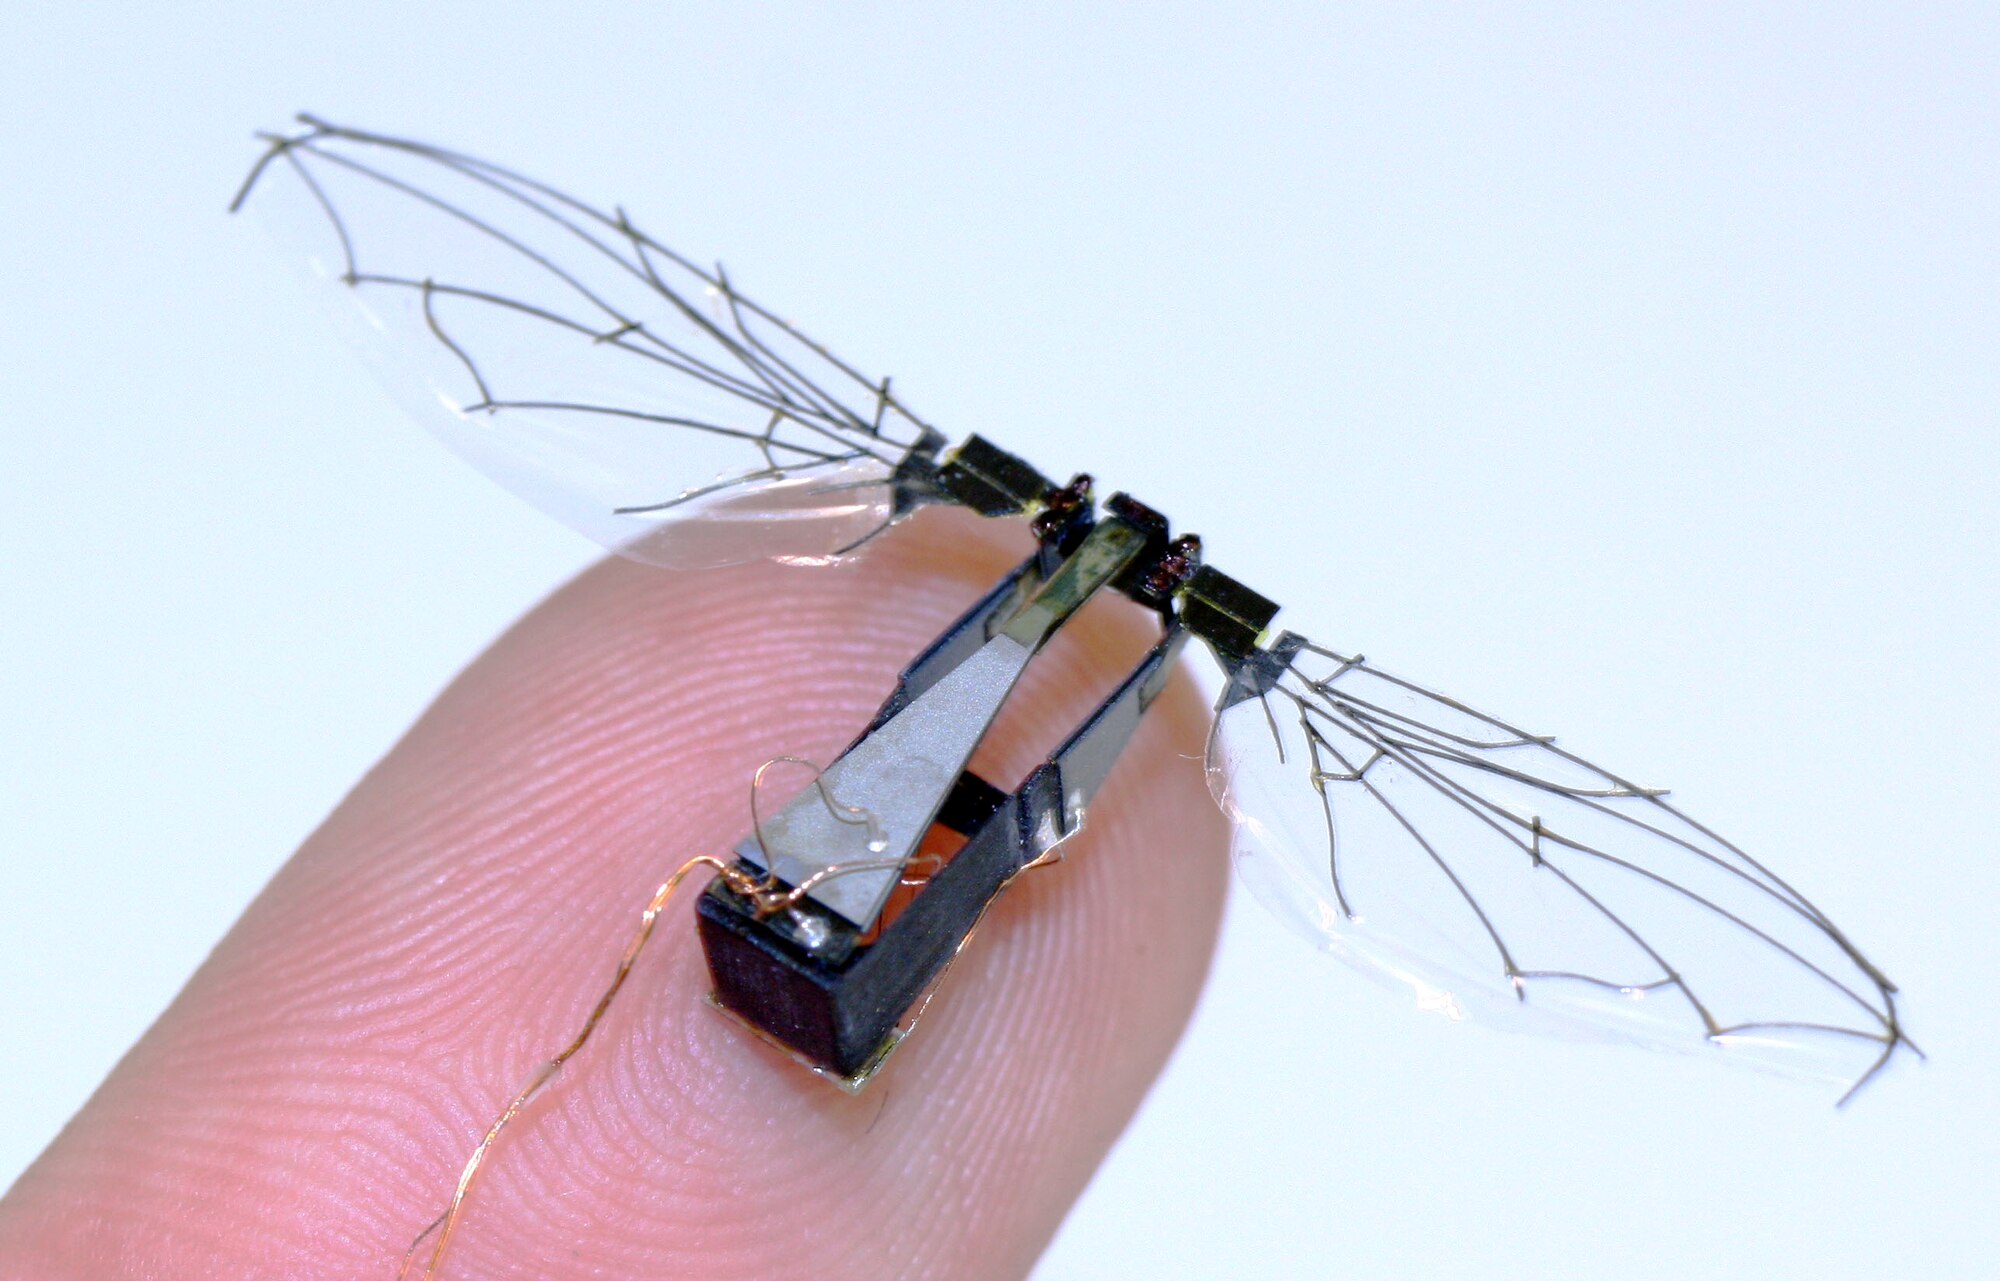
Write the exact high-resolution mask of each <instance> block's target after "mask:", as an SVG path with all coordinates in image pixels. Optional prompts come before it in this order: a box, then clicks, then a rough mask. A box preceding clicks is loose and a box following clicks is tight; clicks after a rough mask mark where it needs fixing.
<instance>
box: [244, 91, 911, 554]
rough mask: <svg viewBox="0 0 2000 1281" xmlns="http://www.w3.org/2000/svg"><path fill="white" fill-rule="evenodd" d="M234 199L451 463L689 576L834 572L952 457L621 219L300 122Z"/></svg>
mask: <svg viewBox="0 0 2000 1281" xmlns="http://www.w3.org/2000/svg"><path fill="white" fill-rule="evenodd" d="M300 120H301V123H302V125H303V126H304V127H303V128H302V130H301V131H300V132H298V133H296V134H294V135H290V136H285V137H275V136H274V137H271V138H270V142H271V149H270V150H269V151H268V152H267V153H266V154H265V155H264V157H263V158H262V159H261V160H260V161H259V162H258V164H257V166H256V168H255V169H254V170H253V171H252V172H251V174H250V176H249V178H248V180H247V181H246V182H245V183H244V186H243V190H242V191H241V192H240V193H239V195H238V196H237V200H236V204H237V205H238V206H241V205H243V204H244V203H246V202H252V203H254V204H255V205H257V206H258V207H259V209H260V211H261V212H263V213H264V214H265V215H266V219H267V221H269V222H270V223H271V224H272V225H273V228H274V230H275V231H276V232H277V234H278V235H279V236H280V238H281V239H283V240H287V241H290V242H292V244H293V245H294V247H295V248H297V249H300V250H302V251H303V255H304V258H305V260H306V263H307V265H308V266H309V267H310V268H311V269H312V271H313V272H314V273H315V274H316V275H318V276H321V277H323V278H325V279H327V280H329V281H331V282H333V283H335V284H337V285H339V286H341V287H342V288H341V289H340V292H341V293H342V294H344V295H345V296H346V297H347V298H348V299H349V300H351V301H352V303H354V304H357V306H346V305H343V306H342V307H340V308H338V311H339V312H340V313H341V314H342V315H343V316H344V317H345V319H346V321H347V322H348V324H349V328H350V329H354V330H357V331H358V335H357V336H358V338H359V339H360V345H361V346H362V347H363V348H364V350H366V351H368V352H369V354H370V355H371V356H372V358H373V359H374V360H375V362H376V364H377V365H378V367H379V369H380V372H382V373H383V375H384V381H385V382H387V383H388V384H389V385H390V387H391V389H392V390H395V391H398V392H399V393H402V394H403V395H404V398H405V399H406V401H407V402H409V404H410V408H411V409H412V411H413V412H414V413H415V415H416V416H417V417H418V418H419V419H420V420H421V421H423V422H424V423H425V425H426V426H428V427H430V428H431V429H432V430H433V431H434V432H435V433H436V434H437V435H438V436H440V437H441V438H442V439H443V440H444V441H445V443H446V444H448V445H449V446H451V447H452V448H453V449H454V450H455V451H456V452H458V453H459V454H461V455H462V456H464V457H465V458H467V459H468V460H469V461H471V462H472V463H474V464H475V465H476V466H478V467H479V468H480V469H481V470H483V471H485V472H487V473H488V474H489V475H491V476H492V477H493V478H494V479H496V480H498V481H500V482H501V483H502V484H503V485H505V486H507V487H508V488H509V489H512V490H513V491H515V492H516V493H518V494H520V495H521V496H522V497H524V498H526V499H528V500H529V501H530V502H532V503H534V504H535V505H536V506H538V507H541V508H542V509H543V510H545V511H547V512H549V513H550V514H551V515H554V516H555V517H557V518H558V519H560V520H562V521H564V522H565V523H567V524H569V525H570V526H572V527H574V528H575V529H577V530H580V531H581V532H583V533H585V534H587V535H589V536H590V537H592V538H595V539H596V540H597V541H599V542H601V543H603V544H604V545H606V546H608V547H611V548H613V549H614V550H617V551H620V552H623V553H624V554H626V555H629V556H632V557H633V558H635V559H638V560H643V561H649V562H654V563H662V564H667V565H673V566H678V567H697V566H703V565H712V564H726V563H730V562H733V561H742V560H753V559H759V558H762V557H766V556H772V557H778V558H783V559H792V560H824V559H831V558H834V557H837V556H838V555H840V554H841V553H843V552H844V551H846V550H848V549H850V548H852V547H854V546H856V545H858V544H859V543H860V542H862V541H864V540H865V539H867V538H868V537H869V536H870V535H871V534H872V533H874V532H875V531H877V530H879V529H881V528H882V527H884V526H885V525H886V524H887V523H888V522H889V521H890V520H891V519H892V517H893V515H894V514H895V512H894V506H895V503H894V499H895V495H894V486H893V483H892V477H893V475H894V473H895V470H896V468H897V467H898V466H899V465H900V464H901V463H902V462H903V461H904V459H905V458H906V457H907V456H908V455H909V454H910V452H911V451H912V449H914V448H918V447H923V448H927V449H934V448H935V447H936V444H937V443H940V440H939V438H938V437H937V436H936V434H935V433H934V432H932V431H931V429H930V428H929V427H928V426H927V425H926V424H925V423H923V422H922V421H921V420H920V419H918V418H917V417H916V416H915V415H913V414H911V413H910V412H909V411H908V410H907V409H905V408H904V407H903V405H902V404H901V403H900V402H899V401H898V400H897V399H896V398H895V397H894V396H893V395H892V394H891V392H890V390H889V383H888V380H887V379H874V378H870V377H867V376H865V375H863V374H861V373H859V372H857V371H856V370H855V369H853V368H852V367H851V366H849V365H847V364H845V363H843V362H842V361H840V360H838V359H836V358H835V357H834V356H832V355H831V354H830V353H829V352H827V350H826V349H825V348H823V347H821V346H819V345H818V344H816V343H814V342H812V341H811V340H810V339H808V338H806V337H805V336H804V335H802V334H801V333H799V332H798V331H797V330H796V329H794V328H793V327H792V326H791V325H790V324H788V323H786V322H785V321H783V320H780V319H779V318H778V317H777V316H775V315H773V314H772V313H771V312H770V311H768V310H766V309H765V308H763V307H761V306H759V305H757V304H756V303H754V302H752V301H751V300H750V299H748V298H745V297H744V296H743V295H742V294H740V293H738V292H737V291H736V289H735V288H734V287H733V286H732V285H731V284H730V282H729V280H728V278H727V277H726V276H725V275H724V274H723V272H722V270H721V269H720V268H719V267H718V268H715V269H713V270H710V269H705V268H702V267H699V266H696V265H695V264H694V263H692V262H690V261H688V260H687V259H685V258H683V257H682V256H680V255H679V254H676V253H674V252H673V251H672V250H670V249H667V248H666V247H664V246H662V245H661V244H659V242H657V241H655V240H653V239H652V238H651V237H649V236H647V235H646V234H645V233H643V232H641V231H640V230H639V229H638V228H637V227H635V226H634V225H633V224H632V223H631V221H630V220H629V219H628V218H627V217H626V216H625V214H624V212H623V211H622V210H613V211H610V212H607V211H604V210H601V209H596V208H593V207H591V206H589V205H586V204H584V203H582V202H580V201H577V200H574V199H571V198H570V197H568V196H565V195H563V194H562V193H560V192H558V191H555V190H553V189H552V188H549V187H547V186H544V185H542V184H541V183H538V182H534V181H531V180H530V179H527V178H524V177H521V176H520V175H518V174H515V173H511V172H509V171H507V170H505V169H502V168H500V167H498V166H496V165H492V164H488V163H487V162H485V161H482V160H477V159H474V158H472V157H470V156H464V155H460V154H458V153H456V152H451V151H446V150H443V149H441V148H438V147H433V146H428V145H426V144H423V143H417V142H409V141H405V140H402V139H397V138H388V137H383V136H380V135H376V134H370V133H363V132H360V131H358V130H354V129H346V128H341V127H339V126H335V125H331V124H327V123H325V122H323V121H320V120H317V119H314V118H312V117H309V116H302V117H300Z"/></svg>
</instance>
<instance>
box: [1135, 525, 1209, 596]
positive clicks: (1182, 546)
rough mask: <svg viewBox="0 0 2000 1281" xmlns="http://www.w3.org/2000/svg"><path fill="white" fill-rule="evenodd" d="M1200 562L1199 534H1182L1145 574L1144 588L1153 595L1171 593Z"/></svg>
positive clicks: (1189, 575)
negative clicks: (1150, 570)
mask: <svg viewBox="0 0 2000 1281" xmlns="http://www.w3.org/2000/svg"><path fill="white" fill-rule="evenodd" d="M1200 564H1201V536H1200V535H1199V534H1182V535H1181V536H1180V537H1179V538H1176V539H1175V540H1174V541H1173V543H1172V545H1171V546H1169V547H1168V548H1167V554H1166V555H1164V556H1162V557H1160V560H1159V563H1158V564H1156V565H1154V566H1153V569H1152V572H1151V573H1149V574H1147V575H1146V590H1147V591H1148V592H1150V593H1152V594H1153V595H1155V596H1167V595H1171V594H1172V593H1173V592H1174V591H1176V590H1178V589H1179V587H1180V585H1181V584H1182V583H1185V582H1186V581H1187V580H1188V579H1189V577H1191V576H1192V575H1193V574H1194V571H1195V567H1196V566H1198V565H1200Z"/></svg>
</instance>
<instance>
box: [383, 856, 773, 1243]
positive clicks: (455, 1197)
mask: <svg viewBox="0 0 2000 1281" xmlns="http://www.w3.org/2000/svg"><path fill="white" fill-rule="evenodd" d="M703 867H708V868H713V869H714V870H715V872H716V874H717V875H719V876H721V877H723V878H724V879H725V880H726V881H728V882H729V884H730V887H731V888H732V889H735V890H737V892H739V893H744V894H754V893H755V892H756V891H757V889H758V887H757V885H756V884H755V883H754V882H753V881H752V880H751V879H750V878H749V877H748V876H746V875H745V874H744V873H743V872H741V871H738V870H737V869H735V868H733V867H731V866H729V865H728V864H726V863H724V862H723V861H722V860H720V859H718V858H714V857H712V856H711V855H707V854H702V855H699V856H697V857H695V858H691V859H689V860H688V861H687V862H685V863H683V864H681V866H680V867H679V868H678V869H676V870H675V872H674V874H673V875H672V876H669V877H668V878H667V879H666V880H665V881H664V882H662V883H661V885H660V888H659V889H657V890H655V891H654V892H653V897H652V900H651V901H650V902H648V903H647V904H646V910H645V911H644V912H643V913H642V914H641V915H640V918H639V928H638V930H637V931H636V932H635V933H634V934H633V935H632V941H631V942H630V943H628V944H626V945H625V954H624V955H623V956H622V957H620V958H619V961H618V970H617V972H616V973H615V974H613V975H612V977H611V982H610V984H609V985H608V986H607V987H606V988H605V989H604V992H603V994H602V995H601V996H599V997H598V998H597V1004H596V1005H595V1006H593V1007H592V1008H591V1011H590V1014H589V1016H588V1017H587V1018H585V1019H584V1021H583V1026H582V1027H580V1028H579V1029H577V1033H576V1035H575V1036H574V1037H572V1038H571V1039H570V1042H569V1044H568V1045H565V1046H564V1047H563V1048H562V1049H561V1050H560V1051H558V1052H557V1053H556V1055H555V1057H553V1058H551V1059H549V1060H548V1061H547V1062H545V1063H543V1064H541V1065H540V1066H538V1067H537V1068H536V1069H535V1071H534V1073H533V1075H531V1076H530V1077H529V1078H528V1083H527V1084H526V1085H525V1086H523V1087H522V1088H521V1089H520V1090H519V1091H518V1092H517V1093H516V1094H515V1095H514V1097H513V1099H512V1101H510V1102H509V1103H508V1104H507V1106H506V1107H505V1108H504V1109H502V1111H501V1112H500V1115H499V1116H497V1117H495V1118H494V1120H493V1124H491V1125H490V1126H488V1127H487V1129H486V1134H485V1137H483V1138H482V1139H480V1140H479V1145H478V1146H477V1147H475V1148H474V1149H473V1150H472V1155H471V1156H470V1157H468V1158H467V1159H466V1162H465V1168H464V1169H463V1170H461V1171H460V1172H459V1176H458V1185H457V1187H455V1188H454V1189H453V1191H452V1194H451V1202H450V1204H448V1205H447V1206H446V1207H445V1210H444V1213H443V1214H440V1215H439V1216H438V1217H437V1218H435V1219H433V1220H431V1222H430V1224H429V1225H428V1226H426V1227H425V1228H424V1230H423V1231H421V1232H419V1233H417V1235H416V1237H415V1239H414V1240H412V1241H411V1242H410V1248H409V1249H408V1250H406V1251H404V1252H403V1262H402V1266H401V1267H399V1268H398V1269H397V1271H396V1276H397V1279H398V1281H406V1279H407V1278H408V1277H409V1275H410V1267H411V1265H412V1264H413V1263H414V1262H415V1261H416V1259H417V1254H418V1251H419V1249H420V1248H421V1247H422V1246H423V1243H424V1239H425V1238H426V1237H428V1236H430V1235H431V1234H432V1233H433V1232H435V1233H437V1241H436V1243H435V1244H434V1245H432V1246H431V1251H430V1255H429V1257H428V1258H427V1259H426V1260H425V1261H424V1264H423V1271H422V1272H420V1273H419V1274H418V1281H435V1278H436V1277H437V1274H438V1269H439V1267H441V1266H442V1265H443V1263H444V1258H445V1251H446V1250H447V1249H449V1248H450V1246H451V1238H452V1234H453V1233H454V1232H455V1231H456V1230H457V1228H458V1223H459V1219H460V1218H461V1216H462V1215H463V1213H464V1210H465V1201H466V1197H467V1196H468V1195H470V1193H471V1191H472V1187H473V1184H474V1183H475V1182H476V1181H477V1180H478V1177H479V1173H480V1170H481V1169H482V1168H483V1167H484V1165H485V1162H486V1157H487V1154H488V1153H489V1152H491V1151H492V1150H493V1145H494V1143H495V1142H497V1141H498V1140H499V1138H500V1134H501V1132H502V1131H504V1130H505V1129H506V1128H507V1127H508V1125H510V1124H512V1122H513V1120H514V1118H515V1117H517V1116H519V1115H520V1114H521V1111H522V1109H524V1108H526V1107H527V1106H528V1104H530V1103H532V1102H533V1101H534V1099H535V1096H536V1095H538V1094H540V1093H541V1092H542V1091H543V1090H544V1089H545V1088H547V1086H548V1084H549V1083H550V1082H551V1081H553V1080H554V1079H555V1078H556V1076H557V1075H558V1074H559V1073H560V1072H561V1071H562V1069H563V1065H564V1064H566V1063H568V1062H569V1061H570V1059H572V1058H574V1057H575V1056H576V1054H577V1052H578V1051H580V1050H582V1049H583V1047H584V1044H585V1043H586V1042H588V1041H589V1040H590V1037H591V1034H592V1033H593V1032H595V1031H596V1030H597V1025H598V1023H599V1022H601V1021H602V1020H603V1018H604V1014H605V1011H606V1010H608V1009H610V1008H611V1002H612V1001H613V1000H615V999H616V998H617V996H618V992H619V989H620V988H622V987H624V986H625V979H626V976H628V975H629V974H631V972H632V965H633V963H634V962H635V961H637V960H638V959H639V953H640V951H641V950H642V949H643V948H644V947H645V946H646V943H647V941H648V940H649V939H651V938H652V936H653V926H654V924H655V923H656V922H658V920H659V918H660V913H661V912H662V911H663V910H665V908H666V905H667V902H668V900H669V899H671V898H672V897H673V895H674V891H676V890H678V889H679V888H680V885H681V882H682V881H684V880H686V879H687V877H688V875H689V874H690V873H691V872H693V871H695V870H696V869H697V868H703Z"/></svg>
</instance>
